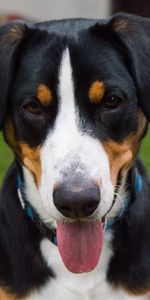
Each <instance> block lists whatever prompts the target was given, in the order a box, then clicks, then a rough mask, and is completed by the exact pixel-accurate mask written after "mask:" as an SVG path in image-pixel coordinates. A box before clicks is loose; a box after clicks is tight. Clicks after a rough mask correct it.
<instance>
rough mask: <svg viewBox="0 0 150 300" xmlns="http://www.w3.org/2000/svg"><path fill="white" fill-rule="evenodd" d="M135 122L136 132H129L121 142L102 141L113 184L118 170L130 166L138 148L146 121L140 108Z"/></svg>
mask: <svg viewBox="0 0 150 300" xmlns="http://www.w3.org/2000/svg"><path fill="white" fill-rule="evenodd" d="M137 122H138V130H137V132H136V133H131V134H130V135H129V136H128V137H127V138H126V139H125V140H124V141H123V142H122V143H116V142H114V141H113V140H111V139H110V140H108V141H106V142H105V143H104V148H105V150H106V152H107V154H108V157H109V163H110V172H111V180H112V183H113V185H114V186H115V185H116V180H117V176H118V173H119V171H120V170H121V169H129V168H130V167H131V166H132V164H133V162H134V158H135V155H136V153H137V151H138V149H139V145H140V140H141V137H142V134H143V131H144V129H145V127H146V123H147V121H146V119H145V116H144V114H143V112H142V111H141V110H139V111H138V114H137Z"/></svg>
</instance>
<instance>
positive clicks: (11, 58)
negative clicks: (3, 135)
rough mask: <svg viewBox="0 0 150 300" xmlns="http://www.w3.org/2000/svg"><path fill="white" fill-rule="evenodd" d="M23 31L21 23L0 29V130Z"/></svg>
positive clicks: (4, 116)
mask: <svg viewBox="0 0 150 300" xmlns="http://www.w3.org/2000/svg"><path fill="white" fill-rule="evenodd" d="M25 31H26V25H25V24H24V23H23V22H21V21H17V22H11V23H8V24H6V25H4V26H2V27H0V130H1V129H2V127H3V124H4V121H5V118H6V115H7V109H8V107H7V106H8V104H7V100H8V95H9V89H10V84H11V82H12V79H13V76H14V69H15V63H16V59H17V54H18V49H19V45H20V43H21V41H22V39H23V37H24V36H25Z"/></svg>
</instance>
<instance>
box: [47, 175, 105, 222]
mask: <svg viewBox="0 0 150 300" xmlns="http://www.w3.org/2000/svg"><path fill="white" fill-rule="evenodd" d="M53 201H54V204H55V206H56V207H57V209H58V210H59V212H61V213H62V214H63V215H64V216H65V217H68V218H72V219H76V218H85V217H88V216H90V215H91V214H92V213H93V212H94V211H95V210H96V208H97V207H98V205H99V202H100V191H99V188H98V186H96V185H94V183H92V182H89V181H86V182H85V181H84V182H82V180H81V181H79V180H78V182H77V183H76V182H71V183H70V184H69V183H68V182H67V183H63V184H61V185H59V186H58V187H57V188H56V189H55V190H54V192H53Z"/></svg>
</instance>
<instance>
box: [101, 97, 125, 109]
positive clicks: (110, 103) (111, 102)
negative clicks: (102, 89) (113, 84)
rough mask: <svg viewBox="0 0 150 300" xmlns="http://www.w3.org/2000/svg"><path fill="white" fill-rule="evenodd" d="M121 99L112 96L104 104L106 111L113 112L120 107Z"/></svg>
mask: <svg viewBox="0 0 150 300" xmlns="http://www.w3.org/2000/svg"><path fill="white" fill-rule="evenodd" d="M120 104H121V98H120V97H117V96H110V97H108V98H107V99H106V100H105V102H104V105H103V107H104V109H105V110H113V109H116V108H118V107H119V106H120Z"/></svg>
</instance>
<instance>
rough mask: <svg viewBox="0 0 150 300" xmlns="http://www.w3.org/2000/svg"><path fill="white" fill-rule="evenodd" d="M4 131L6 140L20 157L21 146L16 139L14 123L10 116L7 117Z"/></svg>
mask: <svg viewBox="0 0 150 300" xmlns="http://www.w3.org/2000/svg"><path fill="white" fill-rule="evenodd" d="M4 133H5V136H6V141H7V143H8V145H9V146H10V147H11V149H12V150H13V151H14V153H15V154H17V155H18V156H19V157H20V147H19V144H18V142H17V140H16V137H15V133H14V127H13V123H12V120H11V118H10V117H8V118H7V120H6V122H5V125H4Z"/></svg>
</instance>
